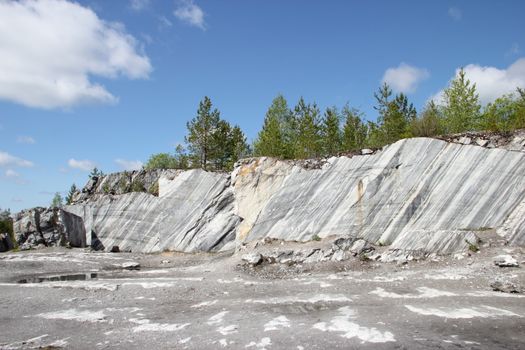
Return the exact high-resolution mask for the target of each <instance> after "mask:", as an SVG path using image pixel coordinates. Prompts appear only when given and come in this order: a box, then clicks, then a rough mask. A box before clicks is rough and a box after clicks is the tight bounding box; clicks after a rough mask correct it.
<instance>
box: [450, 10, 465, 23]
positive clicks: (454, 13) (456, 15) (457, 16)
mask: <svg viewBox="0 0 525 350" xmlns="http://www.w3.org/2000/svg"><path fill="white" fill-rule="evenodd" d="M448 15H449V16H450V18H452V19H453V20H455V21H461V19H462V18H463V12H462V11H461V10H460V9H459V8H457V7H450V8H449V9H448Z"/></svg>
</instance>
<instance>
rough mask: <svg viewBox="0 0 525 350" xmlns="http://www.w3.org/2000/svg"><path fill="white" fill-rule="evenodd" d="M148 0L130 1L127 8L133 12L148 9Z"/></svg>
mask: <svg viewBox="0 0 525 350" xmlns="http://www.w3.org/2000/svg"><path fill="white" fill-rule="evenodd" d="M150 3H151V1H150V0H130V2H129V7H131V9H132V10H135V11H142V10H144V9H146V8H148V7H149V5H150Z"/></svg>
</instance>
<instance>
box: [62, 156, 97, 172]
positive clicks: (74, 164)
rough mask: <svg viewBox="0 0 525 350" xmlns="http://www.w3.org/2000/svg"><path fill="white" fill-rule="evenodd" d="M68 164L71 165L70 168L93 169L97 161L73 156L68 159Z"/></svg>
mask: <svg viewBox="0 0 525 350" xmlns="http://www.w3.org/2000/svg"><path fill="white" fill-rule="evenodd" d="M67 165H69V167H70V168H73V169H78V170H82V171H91V170H93V168H95V167H96V166H97V165H96V163H95V162H93V161H91V160H87V159H84V160H77V159H74V158H71V159H70V160H68V161H67Z"/></svg>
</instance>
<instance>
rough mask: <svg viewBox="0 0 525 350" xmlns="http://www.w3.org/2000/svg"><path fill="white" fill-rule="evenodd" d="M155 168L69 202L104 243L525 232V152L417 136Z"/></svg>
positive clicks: (436, 244)
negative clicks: (342, 150)
mask: <svg viewBox="0 0 525 350" xmlns="http://www.w3.org/2000/svg"><path fill="white" fill-rule="evenodd" d="M159 176H160V180H159V196H158V197H156V196H153V195H151V194H149V193H126V194H118V195H97V196H94V197H93V198H91V199H88V200H87V201H84V202H81V203H78V204H76V205H73V206H69V207H67V208H66V210H68V211H71V212H72V213H74V214H76V215H79V216H81V217H83V218H84V222H85V224H86V228H87V232H92V233H93V235H96V236H97V237H98V239H100V241H101V242H102V244H103V245H104V246H105V247H106V248H107V249H110V248H111V247H112V246H113V245H118V246H119V247H120V248H121V249H126V248H129V249H132V250H133V251H141V252H156V251H162V250H165V249H170V250H177V251H185V252H193V251H215V250H219V249H221V248H224V247H225V246H226V247H231V246H232V244H233V243H235V242H240V241H243V242H248V241H254V240H258V239H261V238H264V237H272V238H278V239H283V240H295V241H307V240H311V239H312V238H314V237H315V236H319V237H327V236H332V235H335V236H352V237H359V238H364V239H365V240H367V241H369V242H372V243H376V244H381V245H390V246H392V248H399V249H407V250H410V249H419V250H424V251H428V252H435V253H443V254H447V253H452V252H455V251H459V250H461V249H465V247H466V246H468V243H469V242H472V241H473V240H475V239H476V236H475V233H476V232H477V231H480V230H484V229H487V228H491V229H497V230H498V233H500V234H501V235H503V236H504V237H505V238H507V239H508V240H510V241H511V243H514V244H524V243H525V215H524V214H525V153H523V152H522V151H512V150H505V149H498V148H493V149H488V148H484V147H480V146H477V145H461V144H457V143H449V142H445V141H441V140H436V139H429V138H413V139H406V140H400V141H398V142H396V143H394V144H392V145H389V146H387V147H385V148H383V150H381V151H379V152H376V153H375V154H369V155H361V156H353V157H333V158H330V159H326V160H325V161H322V162H319V163H318V166H314V167H305V166H304V164H302V165H301V164H299V162H291V161H280V160H276V159H271V158H258V159H250V160H245V161H243V163H242V164H241V165H239V166H238V167H237V168H236V169H235V170H234V171H233V173H232V174H231V175H228V174H218V173H210V172H204V171H202V170H190V171H183V172H176V173H173V172H172V173H170V174H169V176H163V175H162V174H160V175H159ZM93 237H94V236H93Z"/></svg>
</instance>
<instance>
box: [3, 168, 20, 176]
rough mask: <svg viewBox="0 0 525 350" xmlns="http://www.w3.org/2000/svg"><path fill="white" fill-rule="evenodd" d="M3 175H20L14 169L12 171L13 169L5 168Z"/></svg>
mask: <svg viewBox="0 0 525 350" xmlns="http://www.w3.org/2000/svg"><path fill="white" fill-rule="evenodd" d="M5 177H8V178H18V177H20V174H19V173H17V172H16V171H14V170H13V169H7V170H6V171H5Z"/></svg>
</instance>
